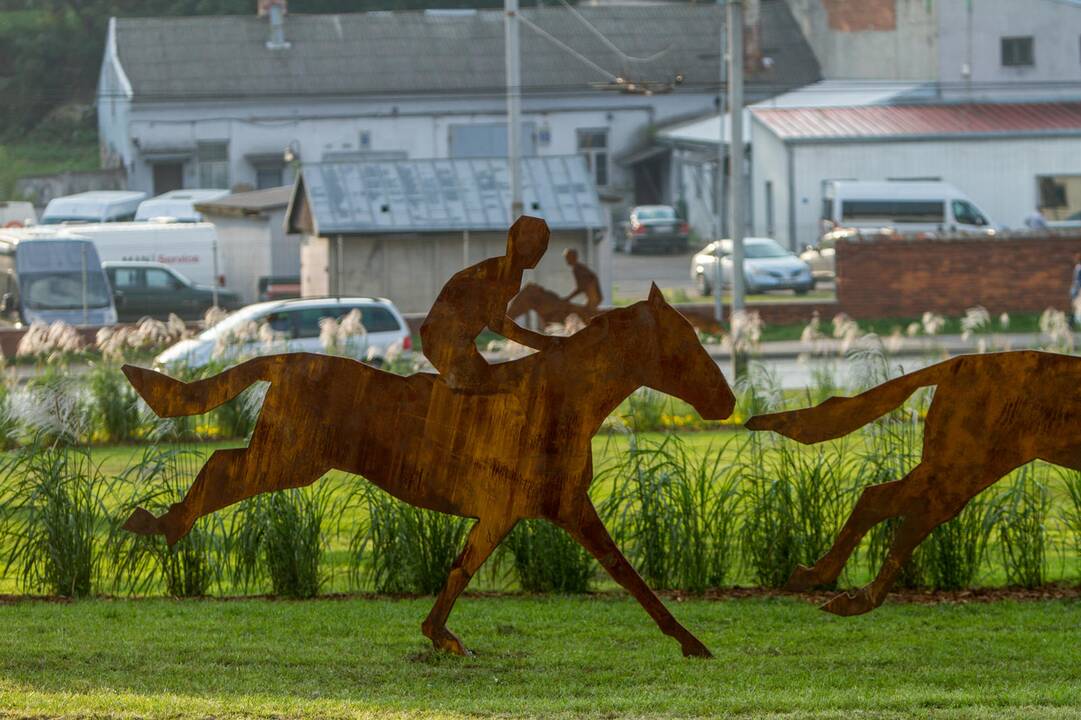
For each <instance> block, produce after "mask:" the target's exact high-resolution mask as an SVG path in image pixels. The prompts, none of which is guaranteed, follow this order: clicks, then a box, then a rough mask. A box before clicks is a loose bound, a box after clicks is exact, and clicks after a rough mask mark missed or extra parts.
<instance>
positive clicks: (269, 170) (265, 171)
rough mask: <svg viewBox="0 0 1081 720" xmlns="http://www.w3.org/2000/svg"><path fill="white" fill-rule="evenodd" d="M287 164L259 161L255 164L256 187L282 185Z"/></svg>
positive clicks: (257, 188)
mask: <svg viewBox="0 0 1081 720" xmlns="http://www.w3.org/2000/svg"><path fill="white" fill-rule="evenodd" d="M284 170H285V166H284V165H282V164H281V163H259V164H257V165H256V166H255V189H256V190H266V189H267V188H276V187H281V186H282V185H284V184H285V183H284V182H283V181H282V178H283V176H284Z"/></svg>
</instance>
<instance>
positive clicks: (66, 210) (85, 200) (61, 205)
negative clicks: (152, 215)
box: [40, 190, 146, 225]
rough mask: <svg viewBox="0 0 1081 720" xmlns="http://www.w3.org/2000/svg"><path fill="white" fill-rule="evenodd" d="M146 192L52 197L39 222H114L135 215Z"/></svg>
mask: <svg viewBox="0 0 1081 720" xmlns="http://www.w3.org/2000/svg"><path fill="white" fill-rule="evenodd" d="M145 199H146V193H144V192H134V191H129V190H94V191H91V192H84V193H77V194H75V195H65V196H64V197H58V198H53V199H52V200H50V201H49V204H48V205H46V206H45V212H43V213H42V214H41V220H40V222H41V224H42V225H60V224H61V223H113V222H125V221H128V220H131V219H133V218H134V217H135V212H136V210H138V209H139V203H141V202H142V201H143V200H145Z"/></svg>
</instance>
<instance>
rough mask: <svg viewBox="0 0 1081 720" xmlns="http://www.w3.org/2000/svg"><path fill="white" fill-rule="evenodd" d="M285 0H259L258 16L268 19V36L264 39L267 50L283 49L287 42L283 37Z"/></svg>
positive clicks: (287, 44)
mask: <svg viewBox="0 0 1081 720" xmlns="http://www.w3.org/2000/svg"><path fill="white" fill-rule="evenodd" d="M287 9H288V7H287V2H286V0H259V17H266V18H269V20H270V38H269V39H268V40H267V41H266V46H267V48H268V49H269V50H285V49H287V48H288V47H289V42H288V41H287V40H286V39H285V13H286V11H287Z"/></svg>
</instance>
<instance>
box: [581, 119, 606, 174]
mask: <svg viewBox="0 0 1081 720" xmlns="http://www.w3.org/2000/svg"><path fill="white" fill-rule="evenodd" d="M578 152H579V153H580V154H581V155H582V156H583V157H585V159H586V167H588V168H589V172H590V173H591V174H592V175H593V180H594V182H596V183H597V187H607V186H608V131H607V130H579V131H578Z"/></svg>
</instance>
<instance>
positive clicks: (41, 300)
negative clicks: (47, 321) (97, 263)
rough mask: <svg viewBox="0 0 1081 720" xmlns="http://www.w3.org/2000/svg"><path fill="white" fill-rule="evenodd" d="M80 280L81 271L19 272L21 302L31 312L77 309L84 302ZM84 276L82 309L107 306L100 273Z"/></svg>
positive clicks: (105, 290) (108, 303)
mask: <svg viewBox="0 0 1081 720" xmlns="http://www.w3.org/2000/svg"><path fill="white" fill-rule="evenodd" d="M83 277H84V276H83V273H81V272H37V273H22V274H20V276H19V283H20V285H21V287H22V297H23V302H24V303H25V305H26V307H28V308H30V309H31V310H78V309H80V308H82V307H83V302H84V300H83V297H84V293H83ZM85 277H86V293H85V298H86V300H85V303H86V307H88V308H102V307H109V305H110V304H111V303H112V298H111V297H110V296H109V287H108V285H106V283H105V275H104V273H101V272H88V273H86V276H85Z"/></svg>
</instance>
